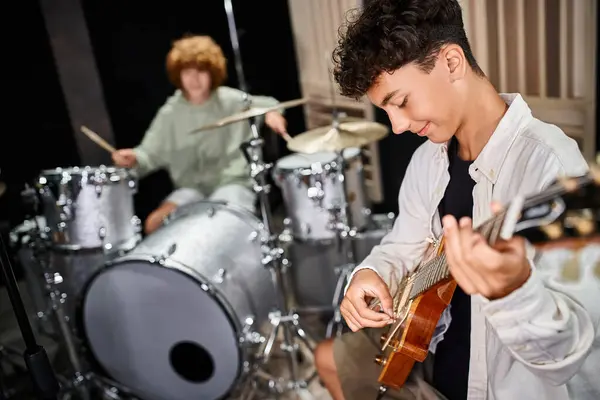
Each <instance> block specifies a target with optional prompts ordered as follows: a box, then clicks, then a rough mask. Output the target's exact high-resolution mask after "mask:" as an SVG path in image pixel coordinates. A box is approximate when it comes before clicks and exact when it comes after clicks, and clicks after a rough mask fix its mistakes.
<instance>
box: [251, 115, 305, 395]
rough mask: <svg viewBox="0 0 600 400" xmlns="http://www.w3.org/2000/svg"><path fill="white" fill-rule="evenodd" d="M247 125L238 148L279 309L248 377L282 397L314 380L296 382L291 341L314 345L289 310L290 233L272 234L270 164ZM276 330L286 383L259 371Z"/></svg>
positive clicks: (254, 129)
mask: <svg viewBox="0 0 600 400" xmlns="http://www.w3.org/2000/svg"><path fill="white" fill-rule="evenodd" d="M249 123H250V129H251V131H252V139H250V140H249V141H247V142H244V143H242V145H241V146H240V147H241V149H242V151H243V153H244V155H245V157H246V160H247V161H248V163H249V164H250V176H251V178H252V179H253V180H254V191H255V192H256V193H257V194H258V198H259V203H260V210H261V216H262V220H263V225H264V229H265V231H266V237H265V238H263V239H262V247H263V259H262V264H263V265H264V266H265V267H267V268H269V269H270V271H271V275H272V277H273V283H274V285H275V289H276V290H277V292H278V293H277V294H278V309H277V310H275V311H273V312H271V313H270V314H269V321H270V323H271V325H272V330H271V332H270V334H269V336H268V338H266V339H265V341H264V346H262V349H261V350H260V351H259V352H258V353H257V355H256V357H257V361H258V362H257V363H255V364H254V365H253V370H252V371H250V375H251V378H252V379H256V378H260V379H261V380H263V381H264V380H266V381H267V384H268V387H269V389H270V390H271V391H274V392H278V393H282V392H284V391H289V390H299V389H303V388H306V386H307V384H308V381H309V380H310V379H312V377H314V376H315V374H313V376H311V377H309V379H306V380H302V379H298V364H297V360H298V357H297V355H298V354H297V352H298V345H297V343H296V341H295V340H294V338H295V336H297V337H298V338H299V339H300V340H301V341H302V342H304V344H305V345H306V346H307V347H308V348H309V349H310V350H311V351H312V349H313V343H314V341H312V340H311V339H310V338H309V336H308V334H307V332H306V330H305V329H303V328H302V326H301V323H300V321H299V319H300V317H299V315H298V314H297V313H296V312H295V310H292V309H291V307H290V294H289V291H288V276H287V270H288V265H289V261H288V259H287V258H286V257H285V250H284V249H283V248H282V247H281V244H282V243H284V242H287V241H288V240H289V236H290V234H289V232H285V233H282V234H280V235H277V234H273V232H274V228H273V217H272V213H271V207H270V204H269V199H268V194H269V191H270V185H269V184H268V183H267V180H266V174H267V173H268V171H269V170H270V168H271V167H272V164H270V163H269V164H266V163H264V161H263V155H262V145H263V143H264V141H263V139H262V138H260V137H259V132H258V126H257V122H256V118H255V117H252V118H250V119H249ZM279 329H283V343H282V344H281V346H280V348H281V350H283V351H284V352H285V353H287V359H288V368H289V373H290V377H289V379H288V380H287V381H285V380H283V379H275V377H273V376H271V375H270V374H267V373H264V372H263V371H259V370H258V368H259V367H260V366H261V365H265V364H267V362H268V361H269V359H270V356H271V352H272V350H273V345H274V343H275V340H276V338H277V336H278V333H279ZM243 398H245V397H243Z"/></svg>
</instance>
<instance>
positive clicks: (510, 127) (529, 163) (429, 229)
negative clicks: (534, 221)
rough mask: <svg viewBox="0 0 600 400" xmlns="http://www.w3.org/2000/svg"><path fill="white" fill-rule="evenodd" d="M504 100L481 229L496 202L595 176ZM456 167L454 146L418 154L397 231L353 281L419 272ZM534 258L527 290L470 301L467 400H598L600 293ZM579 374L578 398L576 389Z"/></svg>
mask: <svg viewBox="0 0 600 400" xmlns="http://www.w3.org/2000/svg"><path fill="white" fill-rule="evenodd" d="M502 97H503V99H504V100H505V101H506V102H507V104H509V108H508V110H507V112H506V114H505V115H504V117H503V118H502V120H501V121H500V123H499V125H498V127H497V128H496V130H495V131H494V134H493V135H492V136H491V138H490V140H489V141H488V143H487V144H486V146H485V147H484V149H483V151H482V152H481V154H480V155H479V157H477V159H476V160H475V161H474V162H473V164H472V165H471V166H470V168H469V174H470V175H471V177H472V178H473V180H474V181H475V187H474V188H473V193H472V195H473V203H474V206H473V224H474V225H475V226H477V225H479V224H480V223H482V222H483V221H485V220H486V219H488V218H490V217H491V209H490V204H491V203H492V201H498V202H500V203H502V204H506V203H508V202H509V201H510V200H511V199H513V198H514V197H515V196H516V195H525V196H527V195H530V194H534V193H537V192H539V191H541V190H543V189H544V188H546V187H548V186H549V185H550V184H551V183H552V182H553V181H554V180H555V179H556V178H557V177H558V176H579V175H583V174H584V173H585V172H586V171H587V169H588V166H587V163H586V162H585V160H584V158H583V157H582V155H581V153H580V151H579V149H578V147H577V144H576V143H575V141H574V140H572V139H570V138H569V137H567V136H566V135H565V134H564V133H563V132H562V131H561V130H560V129H559V128H558V127H556V126H554V125H550V124H546V123H544V122H542V121H540V120H538V119H536V118H534V117H533V116H532V114H531V110H530V109H529V107H528V106H527V103H526V102H525V101H524V99H523V98H522V97H521V96H520V95H518V94H503V95H502ZM448 163H449V161H448V155H447V144H435V143H433V142H430V141H427V142H426V143H424V144H423V145H421V146H420V147H419V148H418V149H417V151H416V152H415V154H414V155H413V157H412V160H411V162H410V164H409V166H408V169H407V171H406V175H405V178H404V181H403V183H402V187H401V189H400V194H399V198H398V202H399V212H398V217H397V219H396V221H395V223H394V227H393V229H392V231H391V232H390V233H389V234H388V235H387V236H385V237H384V238H383V240H382V241H381V244H380V245H378V246H376V247H375V248H374V249H373V250H372V252H371V254H370V255H369V256H368V257H367V258H366V259H365V260H364V261H363V262H362V263H361V264H360V265H359V266H358V267H357V268H356V269H355V270H354V272H353V274H354V273H355V272H356V271H357V270H359V269H363V268H370V269H373V270H375V271H376V272H377V273H378V274H379V275H380V276H381V277H382V278H383V279H384V280H385V281H386V282H387V283H388V285H390V279H389V277H390V276H391V275H392V273H394V274H395V275H396V276H401V275H402V271H403V269H404V270H405V269H408V270H411V269H412V268H414V267H415V266H416V265H417V262H418V261H419V260H420V259H421V257H422V255H423V252H424V251H425V249H426V248H427V246H428V245H429V243H430V242H431V240H432V239H437V238H439V237H440V236H441V234H442V226H441V221H440V216H439V213H438V205H439V203H440V201H441V199H442V197H443V196H444V192H445V191H446V186H447V185H448V181H449V180H450V176H449V173H448ZM465 195H467V194H465ZM533 258H534V254H531V260H532V261H531V262H532V266H533V270H532V274H531V277H530V278H529V280H528V281H527V282H526V283H525V284H524V285H523V286H522V287H521V288H520V289H518V290H516V291H514V292H513V293H511V294H510V295H508V296H506V297H505V298H502V299H499V300H494V301H489V300H487V299H485V298H483V297H482V296H479V295H477V296H472V297H471V356H470V368H469V384H468V399H470V400H471V399H472V400H476V399H477V400H479V399H489V400H530V399H531V400H543V399H552V400H563V399H569V398H573V399H586V400H587V399H600V383H599V381H600V371H597V372H598V378H597V379H591V380H590V379H587V378H586V377H585V376H580V375H582V374H584V372H583V371H585V370H586V369H585V368H583V369H582V364H584V362H585V363H586V365H589V364H590V363H595V364H594V365H600V363H598V360H597V359H598V357H600V355H599V354H598V353H597V352H595V353H592V355H591V356H590V360H587V361H586V359H587V356H588V354H590V352H591V349H592V344H593V342H594V340H595V337H596V331H597V329H598V322H599V319H600V289H599V287H598V285H592V286H589V285H587V286H586V282H584V280H582V281H581V282H575V283H573V282H568V283H566V282H563V281H561V279H560V277H559V276H556V275H555V274H552V271H555V270H556V268H550V267H548V268H545V266H544V264H549V263H548V262H546V263H540V260H538V264H537V265H534V263H533ZM351 279H352V277H350V279H349V281H350V280H351ZM591 358H594V359H595V360H596V361H594V360H592V359H591ZM588 370H589V368H588ZM574 375H577V377H576V378H575V379H573V380H572V381H571V383H573V382H577V386H578V390H577V391H576V392H574V391H573V389H574V387H572V386H571V383H569V384H568V382H569V381H570V380H571V378H573V376H574ZM578 378H579V379H578ZM581 385H583V386H584V387H581ZM574 393H578V394H577V395H575V394H574ZM582 393H587V394H586V395H585V396H583V397H582ZM588 394H589V395H588ZM570 396H571V397H570Z"/></svg>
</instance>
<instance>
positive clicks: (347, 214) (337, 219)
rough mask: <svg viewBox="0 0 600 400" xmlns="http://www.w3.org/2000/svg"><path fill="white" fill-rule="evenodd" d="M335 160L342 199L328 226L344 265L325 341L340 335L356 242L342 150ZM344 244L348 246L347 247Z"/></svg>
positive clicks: (338, 271)
mask: <svg viewBox="0 0 600 400" xmlns="http://www.w3.org/2000/svg"><path fill="white" fill-rule="evenodd" d="M337 125H339V122H338V120H337V112H334V126H337ZM336 160H337V162H336V164H337V168H338V171H337V175H338V180H339V181H340V182H341V183H342V190H341V195H342V198H341V205H340V206H339V207H333V208H332V209H330V210H329V212H330V214H331V217H332V218H331V219H332V221H331V225H330V226H331V228H332V230H333V231H335V232H336V241H337V243H338V246H339V247H338V249H339V250H340V251H341V252H342V253H343V254H344V256H345V260H346V263H344V264H343V265H342V266H340V267H338V268H336V272H337V273H339V276H338V280H337V282H336V285H335V291H334V294H333V299H332V306H333V308H334V312H333V318H332V319H331V320H330V321H329V323H328V324H327V329H326V332H325V337H326V338H327V339H329V338H331V337H332V336H333V334H334V331H335V335H336V336H340V335H341V334H342V330H343V320H342V314H341V312H340V303H341V302H342V299H343V297H344V287H345V285H346V280H347V278H348V277H349V276H350V274H351V273H352V270H353V269H354V267H355V266H356V242H355V240H354V237H355V236H356V229H355V228H354V227H353V225H352V213H351V211H350V202H349V201H348V194H347V193H348V189H347V182H346V162H345V160H344V155H343V150H342V151H338V152H336ZM346 244H349V246H347V245H346Z"/></svg>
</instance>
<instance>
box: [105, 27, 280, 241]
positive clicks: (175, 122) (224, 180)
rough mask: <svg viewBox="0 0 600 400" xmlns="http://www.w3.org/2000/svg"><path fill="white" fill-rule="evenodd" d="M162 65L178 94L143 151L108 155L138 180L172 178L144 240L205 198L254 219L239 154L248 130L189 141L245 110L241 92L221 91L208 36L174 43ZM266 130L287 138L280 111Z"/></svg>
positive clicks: (256, 99) (219, 55)
mask: <svg viewBox="0 0 600 400" xmlns="http://www.w3.org/2000/svg"><path fill="white" fill-rule="evenodd" d="M166 64H167V74H168V77H169V80H170V81H171V83H173V84H174V85H175V86H176V87H177V90H176V91H175V93H174V94H173V95H172V96H170V97H169V98H168V99H167V101H166V102H165V104H164V105H163V106H162V107H161V108H160V109H159V111H158V113H157V114H156V116H155V117H154V120H153V121H152V123H151V125H150V128H149V129H148V131H147V132H146V134H145V136H144V138H143V140H142V142H141V144H140V145H138V146H137V147H135V148H133V149H121V150H117V151H116V152H114V153H113V155H112V159H113V161H114V163H115V164H116V165H117V166H120V167H125V168H134V167H135V168H136V169H137V171H138V175H139V176H140V177H143V176H145V175H148V174H149V173H151V172H153V171H156V170H158V169H160V168H164V169H166V170H167V171H168V172H169V175H170V176H171V180H172V182H173V184H174V186H175V190H174V191H173V192H172V193H171V194H170V195H169V196H168V197H167V198H166V199H165V200H164V201H163V202H162V203H161V204H160V206H159V207H158V208H157V209H155V210H154V211H153V212H152V213H151V214H150V215H149V216H148V218H147V219H146V221H145V224H144V229H145V232H146V233H151V232H153V231H154V230H156V229H157V228H158V227H159V226H160V225H161V223H162V222H163V220H164V218H165V217H166V216H167V215H168V214H169V213H171V212H172V211H174V210H175V209H176V208H177V207H180V206H182V205H185V204H189V203H192V202H195V201H198V200H202V199H204V198H208V199H211V200H224V201H227V202H230V203H233V204H236V205H238V206H241V207H244V208H246V209H248V210H251V211H253V210H254V206H255V201H256V196H255V193H254V192H253V191H252V186H251V185H252V184H251V180H250V175H249V172H248V164H247V162H246V159H245V158H244V155H243V153H242V151H241V150H240V148H239V146H240V145H241V144H242V142H244V141H246V140H248V139H250V138H251V132H250V127H249V124H248V122H247V121H241V122H237V123H233V124H229V125H226V126H223V127H220V128H217V129H211V130H205V131H201V132H198V133H194V134H191V133H190V132H191V131H192V130H194V129H196V128H199V127H201V126H204V125H209V124H211V123H214V122H216V121H217V120H219V119H221V118H224V117H228V116H230V115H233V114H236V113H239V112H240V111H242V110H243V109H244V102H243V92H241V91H239V90H237V89H233V88H230V87H227V86H223V83H224V81H225V79H226V76H227V67H226V64H227V60H226V59H225V56H224V55H223V52H222V50H221V48H220V47H219V45H217V44H216V43H215V42H214V41H213V40H212V39H211V38H210V37H208V36H188V37H184V38H182V39H179V40H177V41H175V42H174V43H173V46H172V48H171V50H170V51H169V53H168V55H167V61H166ZM251 100H252V103H251V106H252V107H271V106H274V105H276V104H278V101H277V100H276V99H274V98H272V97H265V96H251ZM260 122H261V123H262V121H260ZM264 123H265V124H266V125H267V126H268V127H269V128H271V129H272V130H273V131H275V132H277V133H279V134H282V135H284V134H287V132H286V128H287V122H286V120H285V118H284V117H283V115H282V114H281V113H280V112H278V111H272V112H269V113H267V114H266V115H265V116H264Z"/></svg>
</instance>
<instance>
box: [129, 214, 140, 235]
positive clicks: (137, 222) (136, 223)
mask: <svg viewBox="0 0 600 400" xmlns="http://www.w3.org/2000/svg"><path fill="white" fill-rule="evenodd" d="M130 223H131V225H133V231H134V232H135V233H140V232H142V220H141V219H140V218H139V217H138V216H137V215H134V216H133V217H131V220H130Z"/></svg>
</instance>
